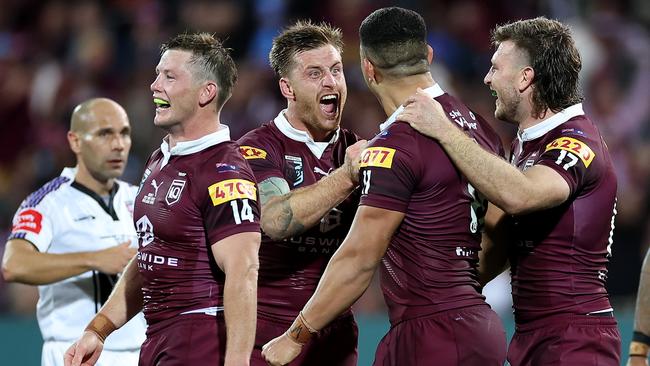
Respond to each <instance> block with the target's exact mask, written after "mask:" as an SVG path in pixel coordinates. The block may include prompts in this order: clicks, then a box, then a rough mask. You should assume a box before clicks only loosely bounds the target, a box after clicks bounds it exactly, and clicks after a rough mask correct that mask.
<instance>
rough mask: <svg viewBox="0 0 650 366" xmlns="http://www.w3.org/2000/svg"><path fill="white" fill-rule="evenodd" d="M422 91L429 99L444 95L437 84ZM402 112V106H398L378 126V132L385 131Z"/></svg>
mask: <svg viewBox="0 0 650 366" xmlns="http://www.w3.org/2000/svg"><path fill="white" fill-rule="evenodd" d="M423 91H424V92H425V93H427V94H429V96H431V98H438V97H439V96H441V95H443V94H445V91H444V90H442V88H441V87H440V85H438V84H436V85H434V86H430V87H428V88H426V89H424V90H423ZM403 110H404V106H403V105H400V106H399V108H397V109H396V110H395V112H393V114H391V115H390V117H388V119H387V120H386V122H384V123H382V124H380V125H379V130H380V131H383V130H385V129H386V128H388V126H390V125H392V124H393V122H395V120H396V119H397V116H398V115H399V114H400V113H402V111H403Z"/></svg>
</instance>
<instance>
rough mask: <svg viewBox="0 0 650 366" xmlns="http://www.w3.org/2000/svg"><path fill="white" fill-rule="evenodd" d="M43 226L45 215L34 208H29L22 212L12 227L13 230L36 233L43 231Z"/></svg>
mask: <svg viewBox="0 0 650 366" xmlns="http://www.w3.org/2000/svg"><path fill="white" fill-rule="evenodd" d="M42 228H43V215H41V213H40V212H38V211H36V210H34V209H31V208H30V209H28V210H25V211H23V212H21V213H20V214H19V215H18V217H17V218H16V220H14V224H13V226H12V227H11V232H12V233H15V232H17V231H30V232H32V233H34V234H38V233H40V232H41V229H42Z"/></svg>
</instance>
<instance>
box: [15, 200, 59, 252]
mask: <svg viewBox="0 0 650 366" xmlns="http://www.w3.org/2000/svg"><path fill="white" fill-rule="evenodd" d="M53 219H54V217H52V213H51V212H50V210H48V208H47V205H45V204H43V203H41V204H39V205H37V206H35V207H29V206H27V207H25V206H21V208H19V209H18V211H17V212H16V214H15V215H14V218H13V222H12V225H11V233H10V234H9V240H12V239H23V240H27V241H28V242H30V243H32V244H34V246H36V249H38V250H39V251H40V252H47V250H48V249H49V247H50V244H51V243H52V238H53V237H54V230H55V227H56V226H55V225H54V224H53V222H52V220H53Z"/></svg>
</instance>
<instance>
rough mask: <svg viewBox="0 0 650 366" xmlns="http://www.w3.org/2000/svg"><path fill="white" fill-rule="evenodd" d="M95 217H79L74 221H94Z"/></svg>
mask: <svg viewBox="0 0 650 366" xmlns="http://www.w3.org/2000/svg"><path fill="white" fill-rule="evenodd" d="M94 219H95V216H93V215H83V216H81V217H77V218H75V219H74V221H86V220H94Z"/></svg>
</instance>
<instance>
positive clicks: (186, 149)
mask: <svg viewBox="0 0 650 366" xmlns="http://www.w3.org/2000/svg"><path fill="white" fill-rule="evenodd" d="M168 140H169V135H167V136H165V138H164V139H163V141H162V144H160V152H162V154H163V160H162V162H161V164H160V169H162V168H163V167H164V166H165V165H167V163H168V162H169V158H171V157H172V156H175V155H190V154H194V153H197V152H199V151H203V150H205V149H207V148H209V147H211V146H214V145H217V144H220V143H222V142H225V141H230V128H228V126H226V125H224V124H220V126H219V129H218V130H217V132H213V133H211V134H208V135H205V136H203V137H201V138H198V139H196V140H191V141H179V142H177V143H176V146H174V147H172V148H169V142H167V141H168Z"/></svg>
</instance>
